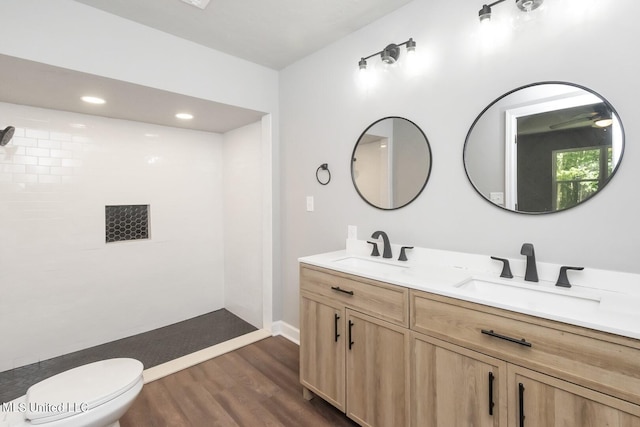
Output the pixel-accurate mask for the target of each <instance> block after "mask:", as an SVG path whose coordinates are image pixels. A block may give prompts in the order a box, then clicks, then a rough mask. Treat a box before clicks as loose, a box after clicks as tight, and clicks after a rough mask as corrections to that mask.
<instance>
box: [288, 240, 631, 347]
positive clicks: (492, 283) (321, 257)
mask: <svg viewBox="0 0 640 427" xmlns="http://www.w3.org/2000/svg"><path fill="white" fill-rule="evenodd" d="M352 246H353V245H352ZM356 246H358V245H356ZM348 247H349V245H348ZM425 251H429V252H421V253H419V256H414V257H413V258H414V259H413V260H412V259H411V258H412V257H411V256H410V259H409V261H405V262H403V261H397V260H395V258H394V259H383V258H382V257H372V256H369V255H368V254H363V253H362V252H363V251H362V250H356V251H354V250H340V251H335V252H328V253H323V254H318V255H312V256H306V257H302V258H299V262H301V263H305V264H310V265H314V266H318V267H323V268H328V269H331V270H335V271H339V272H342V273H348V274H353V275H357V276H360V277H365V278H368V279H373V280H377V281H381V282H386V283H390V284H393V285H398V286H403V287H407V288H410V289H416V290H421V291H426V292H431V293H434V294H438V295H443V296H447V297H453V298H457V299H461V300H465V301H470V302H475V303H479V304H484V305H488V306H492V307H497V308H502V309H506V310H511V311H515V312H519V313H524V314H528V315H532V316H537V317H542V318H545V319H550V320H556V321H560V322H564V323H568V324H572V325H577V326H583V327H586V328H590V329H595V330H598V331H603V332H609V333H613V334H617V335H622V336H625V337H629V338H635V339H640V295H639V294H637V293H633V292H629V291H627V289H638V290H640V280H639V278H638V276H637V275H631V274H628V273H621V274H618V275H616V274H615V272H612V274H611V277H610V278H608V276H607V274H606V272H603V271H602V270H594V272H593V274H592V275H591V276H593V277H591V278H589V277H587V275H586V274H585V273H582V275H575V277H577V278H578V279H582V280H581V281H582V282H584V283H586V285H580V284H573V286H572V287H571V288H561V287H558V286H555V278H554V279H553V280H544V278H543V277H542V276H541V280H540V281H539V282H527V281H525V280H523V278H522V277H519V276H518V275H517V273H516V271H514V274H516V277H514V278H512V279H503V278H500V277H499V275H500V270H501V265H498V264H499V263H496V261H493V260H490V257H488V256H484V255H473V254H457V253H453V252H446V251H437V250H425ZM416 252H419V251H416ZM365 253H366V242H365ZM425 254H426V255H428V256H424V255H425ZM456 255H461V256H456ZM480 257H481V258H480ZM416 258H418V259H416ZM485 258H486V259H488V260H489V261H486V260H485ZM425 259H427V261H425ZM514 264H515V269H518V268H520V267H521V266H520V265H519V264H518V261H517V260H516V261H514V262H513V263H512V269H514ZM515 269H514V270H515ZM545 269H547V270H549V271H552V270H553V272H554V274H555V271H556V269H555V268H553V266H551V265H546V266H542V268H541V271H543V272H544V271H545ZM558 270H559V266H558ZM585 270H587V269H585ZM586 273H589V271H586ZM550 274H551V273H550ZM543 275H544V274H543ZM570 278H572V275H571V273H570ZM608 279H610V280H612V281H616V285H615V286H606V285H607V283H603V282H605V281H607V280H608ZM636 280H638V283H637V287H636V286H634V285H636V283H635V281H636ZM577 281H578V282H580V280H577ZM594 281H595V282H597V283H603V286H600V287H599V286H594V284H593V283H592V282H594ZM620 282H628V283H623V284H620ZM572 283H574V281H572Z"/></svg>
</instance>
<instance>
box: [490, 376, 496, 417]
mask: <svg viewBox="0 0 640 427" xmlns="http://www.w3.org/2000/svg"><path fill="white" fill-rule="evenodd" d="M494 378H495V377H494V376H493V372H489V415H493V406H494V403H493V380H494Z"/></svg>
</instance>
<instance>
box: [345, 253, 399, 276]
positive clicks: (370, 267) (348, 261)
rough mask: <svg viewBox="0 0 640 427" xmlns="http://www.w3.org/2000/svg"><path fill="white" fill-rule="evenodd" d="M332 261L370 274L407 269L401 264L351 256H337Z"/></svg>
mask: <svg viewBox="0 0 640 427" xmlns="http://www.w3.org/2000/svg"><path fill="white" fill-rule="evenodd" d="M333 262H334V263H335V264H337V265H341V266H343V267H349V268H352V269H357V270H360V271H363V272H368V273H372V274H385V273H397V272H401V271H403V270H406V269H407V267H405V266H403V265H395V264H390V263H388V262H384V261H378V260H374V259H365V258H358V257H351V256H350V257H345V258H339V259H336V260H334V261H333Z"/></svg>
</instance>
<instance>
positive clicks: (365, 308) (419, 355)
mask: <svg viewBox="0 0 640 427" xmlns="http://www.w3.org/2000/svg"><path fill="white" fill-rule="evenodd" d="M300 305H301V306H300V381H301V383H302V385H303V394H304V396H305V398H307V399H310V398H312V397H313V396H314V395H317V396H319V397H321V398H322V399H325V400H326V401H328V402H330V403H331V404H332V405H334V406H335V407H337V408H338V409H340V410H341V411H344V412H345V413H346V414H347V416H349V418H351V419H353V420H354V421H356V422H357V423H358V424H360V425H362V426H375V427H384V426H389V427H400V426H414V427H436V426H438V427H483V426H492V427H507V426H509V427H560V426H562V427H586V426H593V427H640V341H638V340H636V339H632V338H627V337H623V336H620V335H615V334H610V333H606V332H600V331H597V330H594V329H588V328H583V327H579V326H574V325H569V324H566V323H562V322H558V321H552V320H547V319H543V318H540V317H535V316H531V315H526V314H521V313H518V312H515V311H510V310H504V309H499V308H494V307H491V306H488V305H483V304H477V303H473V302H468V301H464V300H461V299H457V298H451V297H446V296H442V295H438V294H435V293H430V292H425V291H422V290H416V289H410V288H407V287H403V286H398V285H393V284H388V283H385V282H381V281H377V280H372V279H368V278H364V277H360V276H356V275H351V274H346V273H342V272H339V271H335V270H331V269H327V268H323V267H319V266H315V265H311V264H305V263H301V264H300Z"/></svg>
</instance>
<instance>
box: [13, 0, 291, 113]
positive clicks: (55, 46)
mask: <svg viewBox="0 0 640 427" xmlns="http://www.w3.org/2000/svg"><path fill="white" fill-rule="evenodd" d="M0 16H2V20H3V24H2V25H1V26H0V53H3V54H6V55H11V56H16V57H18V58H24V59H29V60H32V61H37V62H42V63H45V64H51V65H55V66H58V67H63V68H69V69H72V70H77V71H82V72H86V73H90V74H96V75H99V76H104V77H109V78H113V79H117V80H122V81H126V82H131V83H136V84H140V85H143V86H149V87H154V88H158V89H163V90H167V91H170V92H176V93H181V94H184V95H190V96H195V97H197V98H202V99H209V100H212V101H216V102H220V103H224V104H230V105H236V106H239V107H243V108H250V109H253V110H258V111H264V112H269V113H275V111H276V109H277V102H278V84H277V83H278V73H277V72H276V71H275V70H271V69H268V68H266V67H262V66H259V65H256V64H253V63H250V62H248V61H245V60H242V59H239V58H236V57H233V56H230V55H227V54H224V53H222V52H218V51H215V50H213V49H209V48H206V47H204V46H201V45H198V44H196V43H193V42H190V41H187V40H184V39H180V38H177V37H174V36H171V35H169V34H167V33H163V32H162V31H158V30H154V29H152V28H150V27H146V26H144V25H140V24H137V23H135V22H133V21H129V20H126V19H122V18H120V17H118V16H116V15H111V14H109V13H106V12H103V11H101V10H99V9H95V8H93V7H90V6H86V5H84V4H82V3H77V2H75V1H72V0H47V1H41V0H3V1H2V2H0Z"/></svg>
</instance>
